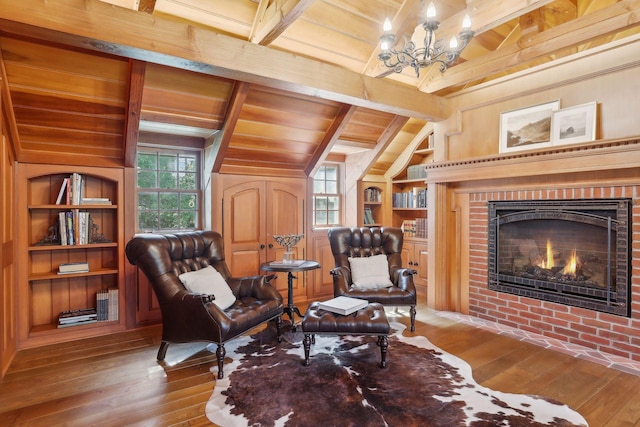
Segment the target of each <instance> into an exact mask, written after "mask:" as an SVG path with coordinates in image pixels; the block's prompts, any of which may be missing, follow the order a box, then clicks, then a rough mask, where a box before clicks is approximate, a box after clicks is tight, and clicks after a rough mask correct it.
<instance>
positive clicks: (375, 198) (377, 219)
mask: <svg viewBox="0 0 640 427" xmlns="http://www.w3.org/2000/svg"><path fill="white" fill-rule="evenodd" d="M382 193H383V190H382V188H380V187H378V186H367V187H365V188H364V189H363V190H362V201H363V203H362V206H363V207H362V222H361V224H362V225H371V226H373V225H382V222H383V209H382V206H383V203H382Z"/></svg>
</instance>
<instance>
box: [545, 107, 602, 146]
mask: <svg viewBox="0 0 640 427" xmlns="http://www.w3.org/2000/svg"><path fill="white" fill-rule="evenodd" d="M597 107H598V104H597V103H596V102H589V103H587V104H582V105H576V106H575V107H569V108H563V109H562V110H558V111H554V113H553V120H552V121H551V143H552V144H553V145H563V144H577V143H580V142H589V141H594V140H595V139H596V111H597Z"/></svg>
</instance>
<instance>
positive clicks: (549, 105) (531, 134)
mask: <svg viewBox="0 0 640 427" xmlns="http://www.w3.org/2000/svg"><path fill="white" fill-rule="evenodd" d="M559 108H560V100H559V99H558V100H555V101H551V102H546V103H544V104H538V105H533V106H531V107H526V108H520V109H517V110H512V111H507V112H504V113H501V114H500V152H501V153H506V152H510V151H518V150H530V149H534V148H542V147H548V146H551V118H552V116H553V112H554V111H556V110H558V109H559Z"/></svg>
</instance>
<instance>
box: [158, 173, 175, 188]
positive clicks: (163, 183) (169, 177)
mask: <svg viewBox="0 0 640 427" xmlns="http://www.w3.org/2000/svg"><path fill="white" fill-rule="evenodd" d="M159 178H160V186H159V187H160V188H178V181H177V179H178V175H177V174H176V173H175V172H160V173H159Z"/></svg>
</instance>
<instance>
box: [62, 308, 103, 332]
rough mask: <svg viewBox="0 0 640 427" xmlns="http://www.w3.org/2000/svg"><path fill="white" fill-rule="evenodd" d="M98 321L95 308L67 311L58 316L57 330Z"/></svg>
mask: <svg viewBox="0 0 640 427" xmlns="http://www.w3.org/2000/svg"><path fill="white" fill-rule="evenodd" d="M97 321H98V313H97V312H96V309H95V308H81V309H79V310H67V311H63V312H62V313H60V316H58V328H66V327H69V326H79V325H88V324H90V323H96V322H97Z"/></svg>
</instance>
